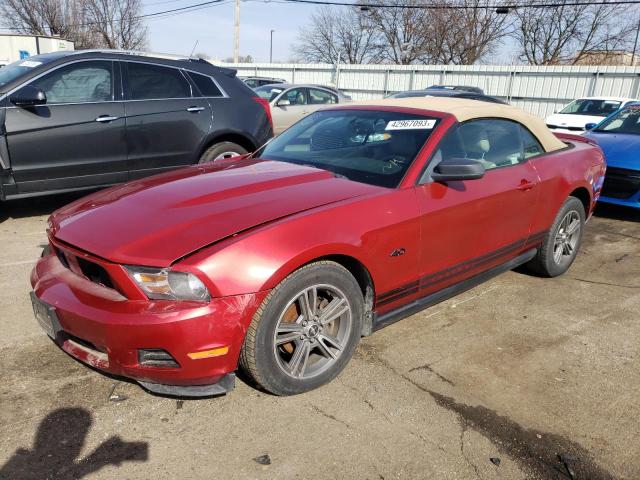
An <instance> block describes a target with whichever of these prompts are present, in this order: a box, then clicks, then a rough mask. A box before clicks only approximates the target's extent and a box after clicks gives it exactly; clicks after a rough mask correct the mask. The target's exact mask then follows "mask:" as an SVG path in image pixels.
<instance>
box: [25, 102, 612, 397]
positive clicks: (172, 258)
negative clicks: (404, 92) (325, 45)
mask: <svg viewBox="0 0 640 480" xmlns="http://www.w3.org/2000/svg"><path fill="white" fill-rule="evenodd" d="M222 162H223V163H209V164H203V165H196V166H193V167H188V168H185V169H182V170H178V171H174V172H171V173H167V174H163V175H160V176H156V177H152V178H147V179H144V180H140V181H136V182H133V183H129V184H126V185H123V186H119V187H115V188H112V189H109V190H104V191H102V192H100V193H97V194H94V195H91V196H89V197H86V198H83V199H81V200H78V201H76V202H75V203H72V204H70V205H69V206H67V207H64V208H62V209H60V210H58V211H57V212H55V213H54V214H53V215H52V216H51V218H50V220H49V225H48V235H49V241H50V245H49V249H48V251H47V252H44V253H43V257H42V258H41V259H40V260H39V261H38V263H37V265H36V267H35V268H34V270H33V273H32V276H31V283H32V285H33V290H34V291H33V294H32V301H33V306H34V312H35V315H36V318H37V320H38V321H39V323H40V324H41V325H42V327H43V328H44V329H45V331H46V332H47V333H48V334H49V335H50V336H51V337H52V338H53V339H54V340H55V342H56V343H57V344H58V345H59V346H61V347H62V348H63V349H64V350H65V351H66V352H67V353H69V354H70V355H72V356H74V357H75V358H77V359H79V360H81V361H83V362H85V363H88V364H89V365H91V366H93V367H96V368H98V369H100V370H103V371H106V372H110V373H112V374H117V375H121V376H125V377H129V378H131V379H134V380H136V381H137V382H139V383H140V384H141V385H143V386H144V387H145V388H147V389H148V390H150V391H152V392H157V393H161V394H168V395H181V396H204V395H215V394H221V393H225V392H227V391H229V390H230V389H231V388H232V387H233V384H234V381H235V376H234V372H235V371H236V369H237V368H238V367H240V368H241V369H242V370H243V371H244V372H245V373H246V376H247V377H248V378H249V380H251V381H253V382H255V384H256V385H257V386H258V387H260V388H262V389H264V390H267V391H269V392H272V393H274V394H277V395H290V394H297V393H301V392H304V391H307V390H310V389H313V388H316V387H319V386H320V385H322V384H325V383H327V382H329V381H330V380H331V379H333V378H334V377H335V376H336V375H338V373H339V372H340V371H341V370H342V369H343V368H344V367H345V365H346V364H347V362H348V361H349V359H350V358H351V356H352V354H353V352H354V350H355V348H356V346H357V344H358V341H359V339H360V337H361V336H363V335H369V334H371V333H372V332H373V331H375V330H376V329H379V328H381V327H383V326H386V325H389V324H390V323H392V322H394V321H397V320H399V319H401V318H403V317H406V316H408V315H411V314H413V313H415V312H417V311H419V310H421V309H423V308H426V307H428V306H430V305H433V304H434V303H436V302H439V301H442V300H443V299H446V298H448V297H451V296H452V295H455V294H456V293H459V292H461V291H463V290H466V289H468V288H470V287H473V286H474V285H477V284H478V283H480V282H483V281H485V280H487V279H488V278H490V277H492V276H493V275H496V274H498V273H500V272H504V271H506V270H509V269H512V268H514V267H517V266H519V265H522V264H527V265H528V266H529V267H530V268H531V270H533V271H535V272H537V274H539V275H543V276H549V277H553V276H556V275H560V274H562V273H564V272H565V271H566V270H567V269H568V268H569V266H570V265H571V263H572V262H573V260H574V259H575V257H576V253H577V252H578V249H579V247H580V242H581V239H582V235H583V226H584V223H585V221H586V220H587V219H588V218H589V216H590V215H591V212H592V210H593V207H594V204H595V202H596V200H597V199H598V195H599V192H600V188H601V186H602V182H603V177H604V172H605V166H604V163H603V155H602V152H601V150H600V149H599V148H598V147H596V146H594V145H592V144H590V143H589V142H588V140H586V139H583V138H580V137H564V138H563V139H560V138H558V137H556V136H554V135H553V134H552V133H551V132H550V131H549V130H548V129H547V128H546V126H545V125H544V123H543V122H542V121H541V120H538V119H537V118H535V117H532V116H531V115H529V114H526V113H525V112H523V111H521V110H519V109H516V108H514V107H510V106H505V105H498V104H495V105H493V104H486V103H482V102H475V101H471V100H459V99H439V98H424V99H417V98H409V99H393V100H381V101H377V102H375V103H368V104H363V105H358V104H350V105H348V106H344V107H339V106H336V107H334V108H330V109H328V110H323V111H320V112H317V113H314V114H312V115H310V116H309V117H306V118H305V119H303V120H302V121H300V122H299V123H297V124H296V125H294V126H293V127H292V128H290V129H289V130H287V131H285V132H284V133H283V134H282V135H280V136H279V137H277V138H276V139H274V140H273V141H271V142H270V143H268V144H267V145H266V146H264V147H263V148H262V149H260V150H258V151H257V152H255V153H254V154H252V155H248V156H245V157H236V158H234V159H226V160H223V161H222Z"/></svg>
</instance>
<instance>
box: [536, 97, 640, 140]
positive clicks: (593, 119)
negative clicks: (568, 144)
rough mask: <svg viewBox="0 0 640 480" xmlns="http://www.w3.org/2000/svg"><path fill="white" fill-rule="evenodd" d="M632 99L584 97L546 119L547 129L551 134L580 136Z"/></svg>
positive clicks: (632, 100)
mask: <svg viewBox="0 0 640 480" xmlns="http://www.w3.org/2000/svg"><path fill="white" fill-rule="evenodd" d="M629 102H637V100H634V99H633V98H624V97H585V98H578V99H577V100H574V101H573V102H571V103H570V104H569V105H567V106H566V107H564V108H563V109H562V110H560V111H559V112H557V113H554V114H553V115H550V116H548V117H547V118H546V120H545V122H546V124H547V127H549V129H550V130H551V131H552V132H558V133H573V134H575V135H581V134H583V133H584V132H585V130H586V128H585V127H586V125H587V124H590V123H600V122H601V121H602V120H603V119H604V118H605V117H607V116H609V115H610V114H612V113H613V112H615V111H616V110H618V109H619V108H622V107H624V106H625V105H626V104H627V103H629Z"/></svg>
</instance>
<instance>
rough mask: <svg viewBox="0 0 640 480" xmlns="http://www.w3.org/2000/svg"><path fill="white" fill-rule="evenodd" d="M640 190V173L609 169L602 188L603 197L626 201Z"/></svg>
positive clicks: (622, 169)
mask: <svg viewBox="0 0 640 480" xmlns="http://www.w3.org/2000/svg"><path fill="white" fill-rule="evenodd" d="M639 190H640V171H638V170H627V169H625V168H615V167H608V168H607V173H606V175H605V177H604V185H603V186H602V195H603V196H605V197H609V198H617V199H619V200H626V199H628V198H630V197H632V196H633V195H635V194H636V193H637V192H638V191H639Z"/></svg>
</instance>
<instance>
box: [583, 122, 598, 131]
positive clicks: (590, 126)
mask: <svg viewBox="0 0 640 480" xmlns="http://www.w3.org/2000/svg"><path fill="white" fill-rule="evenodd" d="M597 125H598V124H597V123H587V124H586V125H585V126H584V128H585V130H593V129H594V128H596V126H597Z"/></svg>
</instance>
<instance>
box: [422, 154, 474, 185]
mask: <svg viewBox="0 0 640 480" xmlns="http://www.w3.org/2000/svg"><path fill="white" fill-rule="evenodd" d="M483 176H484V166H483V165H482V164H481V163H480V162H478V161H476V160H472V159H470V158H448V159H446V160H443V161H442V162H440V163H439V164H438V165H437V166H436V167H435V168H434V169H433V173H431V178H432V179H433V181H435V182H455V181H462V180H477V179H478V178H482V177H483Z"/></svg>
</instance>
